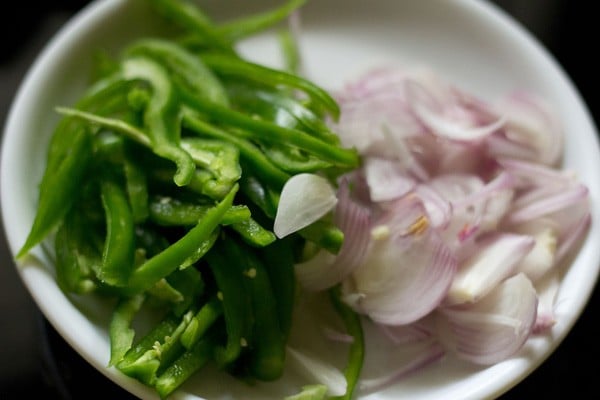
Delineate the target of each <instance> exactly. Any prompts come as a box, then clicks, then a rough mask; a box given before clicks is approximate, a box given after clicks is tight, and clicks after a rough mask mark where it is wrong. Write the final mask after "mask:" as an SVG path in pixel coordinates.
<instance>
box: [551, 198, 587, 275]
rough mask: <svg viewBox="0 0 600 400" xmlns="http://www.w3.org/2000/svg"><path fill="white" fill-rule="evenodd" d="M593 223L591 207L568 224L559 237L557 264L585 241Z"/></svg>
mask: <svg viewBox="0 0 600 400" xmlns="http://www.w3.org/2000/svg"><path fill="white" fill-rule="evenodd" d="M591 223H592V215H591V212H590V210H589V209H587V210H586V212H585V213H584V215H583V216H582V217H580V218H578V219H576V220H575V222H574V223H572V224H570V225H568V228H567V229H565V230H564V231H563V233H562V235H561V237H560V239H559V245H558V249H557V251H556V262H557V264H560V263H562V262H563V261H564V260H565V259H566V258H568V256H569V254H571V253H572V252H573V251H575V250H576V248H577V246H578V245H580V244H581V243H582V242H583V238H584V236H585V235H586V233H587V232H588V228H589V227H590V224H591Z"/></svg>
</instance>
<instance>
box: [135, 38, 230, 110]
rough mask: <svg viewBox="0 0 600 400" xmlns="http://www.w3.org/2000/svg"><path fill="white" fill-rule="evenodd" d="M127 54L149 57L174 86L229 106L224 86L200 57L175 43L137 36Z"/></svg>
mask: <svg viewBox="0 0 600 400" xmlns="http://www.w3.org/2000/svg"><path fill="white" fill-rule="evenodd" d="M125 54H127V55H128V56H136V55H140V56H143V57H149V58H151V59H153V60H155V61H156V62H158V63H160V64H161V65H163V66H164V67H165V68H166V69H167V70H168V71H169V74H170V76H171V78H172V79H173V82H174V84H175V85H176V86H179V87H181V88H185V90H188V91H190V92H192V93H194V95H196V96H200V97H202V98H204V99H206V100H207V101H211V102H213V103H216V104H221V105H223V106H228V105H229V99H228V96H227V92H226V91H225V88H224V87H223V85H222V84H221V82H220V81H219V79H218V78H217V77H216V75H215V74H214V73H213V71H212V70H211V69H209V68H208V67H207V66H206V65H204V63H203V62H202V59H201V58H200V57H197V56H196V55H194V54H193V53H191V52H190V51H188V50H187V49H185V48H184V47H182V46H180V45H178V44H177V43H175V42H173V41H169V40H165V39H160V38H146V39H140V40H138V41H136V42H134V43H132V44H131V45H129V46H128V47H127V49H126V51H125Z"/></svg>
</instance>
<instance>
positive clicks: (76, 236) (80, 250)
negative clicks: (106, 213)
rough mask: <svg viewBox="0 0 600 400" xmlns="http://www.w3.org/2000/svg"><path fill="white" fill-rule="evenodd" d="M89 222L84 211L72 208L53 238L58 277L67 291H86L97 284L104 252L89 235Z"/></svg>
mask: <svg viewBox="0 0 600 400" xmlns="http://www.w3.org/2000/svg"><path fill="white" fill-rule="evenodd" d="M89 229H90V226H89V224H86V223H85V222H84V221H82V216H81V211H80V210H79V209H78V208H73V209H71V210H70V211H69V212H68V213H67V215H66V216H65V218H64V222H63V223H62V225H61V226H60V228H59V229H58V231H57V233H56V237H55V239H54V245H55V253H56V262H55V266H56V280H57V283H58V286H59V287H60V288H61V290H63V291H64V292H65V293H76V294H85V293H89V292H92V291H94V290H96V289H97V287H98V280H97V279H96V271H98V270H99V268H100V265H101V264H102V255H101V253H100V251H99V250H98V249H97V248H96V247H95V246H94V244H93V242H92V241H91V240H90V238H89V234H90V232H89Z"/></svg>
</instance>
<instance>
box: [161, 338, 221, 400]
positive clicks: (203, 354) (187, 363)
mask: <svg viewBox="0 0 600 400" xmlns="http://www.w3.org/2000/svg"><path fill="white" fill-rule="evenodd" d="M213 342H214V340H212V339H211V338H202V339H200V340H198V341H197V342H196V343H195V344H194V346H193V347H192V348H191V349H189V350H187V351H186V352H184V353H183V354H182V355H181V356H180V357H179V358H178V359H176V360H175V361H173V363H172V364H171V365H170V366H169V367H168V368H167V369H166V370H165V371H164V372H163V373H162V374H161V375H160V376H159V377H158V378H157V379H156V382H155V384H154V387H155V388H156V391H157V392H158V394H159V395H160V397H161V399H165V398H167V397H168V396H169V395H170V394H171V393H173V392H174V391H175V390H176V389H177V388H178V387H179V386H181V385H182V384H183V383H184V382H185V381H186V380H187V379H188V378H189V377H191V376H192V375H193V374H195V373H196V372H197V371H198V370H200V369H201V368H202V367H203V366H204V365H205V364H206V363H207V362H208V361H210V359H211V354H212V351H213V346H214V344H213Z"/></svg>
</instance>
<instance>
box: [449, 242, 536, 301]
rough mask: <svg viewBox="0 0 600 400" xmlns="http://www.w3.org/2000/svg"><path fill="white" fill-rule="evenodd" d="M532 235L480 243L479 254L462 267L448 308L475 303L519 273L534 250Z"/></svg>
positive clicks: (460, 266) (459, 269) (462, 264)
mask: <svg viewBox="0 0 600 400" xmlns="http://www.w3.org/2000/svg"><path fill="white" fill-rule="evenodd" d="M534 242H535V241H534V239H533V238H532V237H531V236H528V235H518V234H511V233H502V232H499V233H496V232H495V233H492V234H490V235H489V236H487V237H485V238H483V239H482V240H481V241H480V242H479V243H478V245H477V246H478V248H479V250H478V251H477V252H476V253H475V254H473V255H472V256H471V257H470V258H469V259H467V260H466V261H464V262H463V263H461V265H459V267H458V271H457V272H456V275H455V277H454V280H453V281H452V285H451V286H450V289H449V290H448V294H447V296H446V298H445V299H444V304H445V305H455V304H464V303H473V302H476V301H478V300H479V299H481V298H482V297H483V296H485V295H486V294H487V293H488V292H490V291H491V290H493V289H494V287H495V286H497V285H498V284H499V283H500V282H501V281H502V280H504V279H506V278H507V277H509V276H511V275H513V274H514V272H515V268H516V266H517V265H518V263H519V262H520V261H521V260H522V259H523V258H524V257H525V256H526V255H527V254H528V253H529V251H530V250H531V249H532V248H533V246H534Z"/></svg>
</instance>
